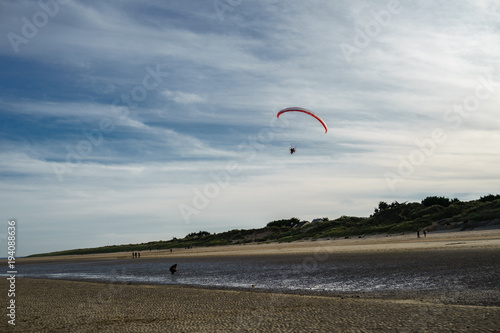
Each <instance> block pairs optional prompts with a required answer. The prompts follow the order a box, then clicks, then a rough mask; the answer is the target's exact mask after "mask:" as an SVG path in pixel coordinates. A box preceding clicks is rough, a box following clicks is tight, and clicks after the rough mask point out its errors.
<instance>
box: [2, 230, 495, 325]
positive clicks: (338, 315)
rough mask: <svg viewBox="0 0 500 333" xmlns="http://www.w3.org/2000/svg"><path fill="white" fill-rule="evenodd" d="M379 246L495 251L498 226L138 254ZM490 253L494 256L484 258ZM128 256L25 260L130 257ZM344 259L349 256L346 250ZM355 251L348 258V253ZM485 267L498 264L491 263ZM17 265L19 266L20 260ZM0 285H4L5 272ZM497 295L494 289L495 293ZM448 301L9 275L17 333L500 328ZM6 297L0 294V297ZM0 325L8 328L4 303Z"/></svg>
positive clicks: (477, 308) (476, 310)
mask: <svg viewBox="0 0 500 333" xmlns="http://www.w3.org/2000/svg"><path fill="white" fill-rule="evenodd" d="M318 251H332V252H335V253H346V254H352V253H360V254H365V253H377V252H383V253H384V257H386V258H389V257H391V256H393V255H394V256H395V257H396V256H398V255H401V253H405V252H408V251H419V252H420V254H421V255H422V256H424V257H425V256H435V255H436V254H439V251H448V253H449V251H456V253H457V255H461V254H463V253H466V252H467V251H469V252H470V251H473V252H474V255H476V254H477V255H481V253H488V254H489V256H490V257H492V258H497V257H496V256H495V253H496V251H498V254H499V255H498V257H500V230H482V231H480V230H478V231H466V232H448V233H435V234H428V235H427V237H426V238H423V237H421V238H417V237H416V235H397V236H371V237H365V238H355V239H338V240H324V241H316V242H300V243H281V244H277V243H271V244H259V245H242V246H238V245H235V246H226V247H220V248H193V249H174V251H173V252H172V253H170V251H151V252H144V254H143V255H142V256H141V258H148V257H149V258H158V257H168V256H172V257H177V258H181V257H183V256H184V257H190V256H227V255H230V256H237V255H247V256H252V255H253V256H255V255H266V254H271V253H272V254H277V253H282V254H283V255H284V256H283V258H286V257H287V256H286V254H295V253H311V254H314V253H317V252H318ZM492 254H493V256H492ZM129 255H130V254H129V253H122V254H106V255H92V256H75V257H72V256H68V257H66V258H61V257H58V258H36V259H25V261H26V262H28V261H31V260H35V261H37V260H45V261H47V260H78V259H79V260H96V259H107V260H109V259H113V258H128V257H129ZM348 257H349V256H348ZM353 257H355V256H353ZM491 261H493V262H492V264H493V265H498V262H497V261H496V260H494V259H493V260H491ZM20 267H21V266H20ZM2 288H3V290H4V291H5V293H4V294H6V291H7V290H8V284H7V281H6V279H3V281H2ZM472 292H473V291H472ZM496 292H498V290H497V291H496ZM474 297H477V299H478V302H477V303H471V304H468V305H464V304H449V303H446V302H443V299H440V298H432V297H420V296H419V295H414V296H411V295H410V297H408V295H405V297H402V298H401V297H397V295H396V297H389V298H387V297H374V296H373V295H371V296H370V297H363V295H359V294H358V295H344V296H342V297H341V296H320V295H307V294H282V293H275V292H264V291H261V290H257V288H255V289H252V288H249V289H247V290H220V289H219V290H217V289H207V288H194V287H186V286H178V285H138V284H116V283H94V282H80V281H66V280H45V279H28V278H17V279H16V330H15V331H18V332H500V307H498V306H485V305H482V304H481V302H480V301H481V298H483V297H487V295H484V296H483V295H480V294H479V295H474ZM2 299H4V298H2ZM3 309H4V310H3V311H4V315H3V318H4V319H3V320H2V323H1V324H0V331H2V332H9V331H14V330H13V329H12V327H10V325H9V324H8V323H7V319H8V318H7V316H6V315H5V314H6V311H7V310H6V307H5V306H4V307H3Z"/></svg>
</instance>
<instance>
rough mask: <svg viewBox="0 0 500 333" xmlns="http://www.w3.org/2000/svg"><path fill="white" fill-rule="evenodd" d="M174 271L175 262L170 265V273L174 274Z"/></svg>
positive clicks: (175, 267)
mask: <svg viewBox="0 0 500 333" xmlns="http://www.w3.org/2000/svg"><path fill="white" fill-rule="evenodd" d="M175 272H177V264H173V265H172V266H170V273H172V275H174V273H175Z"/></svg>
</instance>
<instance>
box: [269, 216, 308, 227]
mask: <svg viewBox="0 0 500 333" xmlns="http://www.w3.org/2000/svg"><path fill="white" fill-rule="evenodd" d="M299 222H300V220H299V219H298V218H296V217H292V218H291V219H284V220H276V221H272V222H269V223H268V224H267V226H268V227H279V228H281V227H292V226H294V225H295V224H297V223H299Z"/></svg>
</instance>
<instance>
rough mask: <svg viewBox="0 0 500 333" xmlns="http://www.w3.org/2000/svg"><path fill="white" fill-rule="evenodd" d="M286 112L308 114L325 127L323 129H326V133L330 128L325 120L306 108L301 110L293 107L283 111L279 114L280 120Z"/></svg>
mask: <svg viewBox="0 0 500 333" xmlns="http://www.w3.org/2000/svg"><path fill="white" fill-rule="evenodd" d="M286 112H303V113H306V114H308V115H310V116H312V117H314V118H316V119H317V120H318V121H319V122H320V123H321V125H323V127H324V128H325V133H326V132H328V127H327V126H326V123H325V122H324V121H323V119H321V118H320V117H319V116H318V115H316V114H315V113H314V112H312V111H310V110H308V109H304V108H300V107H291V108H285V109H283V110H281V111H280V112H278V115H277V116H278V118H279V117H280V116H281V115H282V114H283V113H286Z"/></svg>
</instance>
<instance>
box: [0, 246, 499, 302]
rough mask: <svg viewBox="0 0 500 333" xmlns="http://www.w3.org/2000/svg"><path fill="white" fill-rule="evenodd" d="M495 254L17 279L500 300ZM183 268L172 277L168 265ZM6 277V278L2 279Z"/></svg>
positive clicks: (130, 265) (72, 266)
mask: <svg viewBox="0 0 500 333" xmlns="http://www.w3.org/2000/svg"><path fill="white" fill-rule="evenodd" d="M499 259H500V252H499V251H498V250H494V249H493V250H491V249H490V250H488V249H480V250H454V251H445V250H439V251H435V252H432V251H414V252H399V253H389V252H387V253H386V252H381V253H367V254H335V253H316V254H314V255H312V254H308V255H270V256H233V257H208V258H176V259H169V258H166V259H127V260H112V261H82V262H57V263H54V262H52V263H36V264H21V265H18V266H17V268H18V274H17V276H19V277H31V278H50V279H70V280H86V281H107V282H116V283H145V284H180V285H193V286H204V287H222V288H252V285H255V288H256V289H261V290H279V291H285V292H294V291H295V292H301V291H302V292H322V293H334V294H342V293H359V292H361V293H370V292H379V293H380V292H385V293H390V292H399V291H405V292H422V291H432V292H440V293H446V292H450V291H452V292H454V293H457V292H470V291H485V292H488V293H489V294H491V292H492V291H493V294H495V293H499V294H500V281H499V279H498V276H500V260H499ZM174 263H177V264H178V269H179V271H178V272H177V273H176V274H175V275H172V274H170V272H169V270H168V269H169V267H170V266H171V265H172V264H174ZM3 275H5V274H3Z"/></svg>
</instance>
